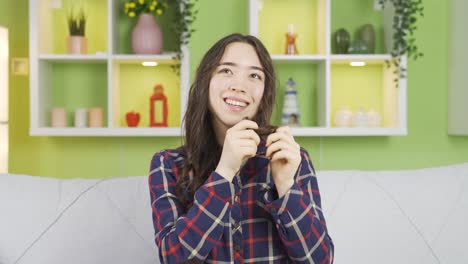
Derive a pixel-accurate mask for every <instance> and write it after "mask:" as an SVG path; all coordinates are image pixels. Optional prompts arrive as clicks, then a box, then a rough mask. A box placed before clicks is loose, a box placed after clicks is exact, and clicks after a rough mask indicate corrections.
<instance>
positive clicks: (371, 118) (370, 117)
mask: <svg viewBox="0 0 468 264" xmlns="http://www.w3.org/2000/svg"><path fill="white" fill-rule="evenodd" d="M381 121H382V117H381V116H380V114H379V113H378V112H377V111H375V110H374V109H370V110H369V111H367V126H368V127H380V122H381Z"/></svg>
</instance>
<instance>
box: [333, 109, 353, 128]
mask: <svg viewBox="0 0 468 264" xmlns="http://www.w3.org/2000/svg"><path fill="white" fill-rule="evenodd" d="M352 118H353V112H351V111H350V110H349V109H348V108H347V107H345V106H343V107H341V108H340V110H339V111H337V112H336V113H335V118H334V122H335V126H336V127H349V126H351V119H352Z"/></svg>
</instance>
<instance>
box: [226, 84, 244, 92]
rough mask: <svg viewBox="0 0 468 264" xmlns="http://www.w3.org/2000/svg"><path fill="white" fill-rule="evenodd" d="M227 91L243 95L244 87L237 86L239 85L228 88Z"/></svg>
mask: <svg viewBox="0 0 468 264" xmlns="http://www.w3.org/2000/svg"><path fill="white" fill-rule="evenodd" d="M229 90H231V91H234V92H240V93H245V88H244V86H242V85H239V84H235V85H231V86H229Z"/></svg>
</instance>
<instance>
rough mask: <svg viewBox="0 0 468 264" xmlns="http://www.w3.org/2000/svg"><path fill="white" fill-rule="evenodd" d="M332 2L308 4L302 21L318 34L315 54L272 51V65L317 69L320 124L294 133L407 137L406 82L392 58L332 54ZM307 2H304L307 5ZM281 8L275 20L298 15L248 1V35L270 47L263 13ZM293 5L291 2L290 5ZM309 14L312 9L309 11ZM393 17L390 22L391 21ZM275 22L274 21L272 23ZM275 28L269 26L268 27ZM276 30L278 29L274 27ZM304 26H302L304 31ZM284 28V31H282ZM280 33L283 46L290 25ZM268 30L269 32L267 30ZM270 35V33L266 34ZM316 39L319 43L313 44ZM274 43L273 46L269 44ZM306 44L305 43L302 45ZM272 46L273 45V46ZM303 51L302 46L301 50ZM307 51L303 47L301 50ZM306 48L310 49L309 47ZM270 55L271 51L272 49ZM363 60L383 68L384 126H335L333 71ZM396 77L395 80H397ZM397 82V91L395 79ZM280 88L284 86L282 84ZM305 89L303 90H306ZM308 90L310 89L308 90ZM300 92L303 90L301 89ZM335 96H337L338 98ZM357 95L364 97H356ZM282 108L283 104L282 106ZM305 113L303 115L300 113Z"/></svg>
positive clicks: (386, 17)
mask: <svg viewBox="0 0 468 264" xmlns="http://www.w3.org/2000/svg"><path fill="white" fill-rule="evenodd" d="M332 1H336V0H315V1H309V2H307V4H308V5H310V4H311V3H312V4H313V5H315V6H314V10H313V11H312V10H311V12H309V13H308V15H307V18H305V19H303V20H308V21H310V24H311V25H312V26H311V28H313V29H315V31H313V33H312V34H315V36H314V38H313V41H312V43H311V45H314V46H315V52H313V53H311V54H308V53H307V52H306V53H300V54H299V55H283V54H277V53H275V51H273V52H272V55H271V56H272V59H273V62H274V63H275V65H276V64H278V65H281V64H284V63H287V64H298V65H300V66H299V67H301V66H302V65H307V64H313V65H316V66H317V73H316V75H317V76H316V78H315V79H316V84H314V85H316V87H317V92H316V93H317V99H316V103H315V105H314V103H311V106H312V109H310V111H312V112H314V113H315V115H316V120H317V122H316V123H317V125H316V126H305V127H298V128H293V134H294V135H296V136H396V135H400V136H401V135H406V134H407V126H406V79H404V78H399V77H398V76H396V75H395V74H394V73H393V72H394V69H393V68H387V66H386V61H387V60H390V59H391V56H390V55H389V54H372V55H370V54H369V55H368V54H363V55H348V54H333V53H332V48H331V38H332V32H331V28H332V25H331V17H332V10H331V6H332ZM304 3H305V2H304ZM275 4H276V5H278V6H277V7H276V8H277V10H281V12H277V13H276V14H275V15H271V17H274V18H275V20H278V19H279V18H278V14H280V15H281V16H296V15H297V14H288V13H287V11H284V9H285V6H284V5H285V3H281V2H280V1H275V0H272V1H267V0H249V34H251V35H254V36H257V37H259V38H260V39H261V40H262V41H263V42H264V43H265V44H266V46H267V48H268V41H270V42H271V41H272V40H271V36H269V37H265V38H267V39H264V38H263V37H264V35H263V34H262V32H261V26H260V23H261V20H262V14H261V12H265V10H269V11H266V12H271V10H272V9H273V8H271V7H268V6H267V5H275ZM289 4H292V3H289ZM308 11H309V10H308ZM391 15H392V14H391V13H389V12H384V14H383V16H384V21H383V23H384V24H386V23H388V22H389V21H390V22H391V21H392V19H391V17H389V16H391ZM389 18H390V19H389ZM273 23H275V22H273ZM384 26H385V27H386V28H391V25H390V24H386V25H384ZM271 27H274V26H273V25H270V24H269V25H268V27H267V28H271ZM275 28H276V27H275ZM304 28H305V27H304V25H303V27H302V29H303V30H305V29H304ZM281 29H283V30H281ZM281 29H280V30H276V29H275V31H274V32H277V34H278V37H277V38H276V39H275V40H274V41H276V42H278V41H280V42H281V43H284V41H285V38H284V35H285V33H286V31H287V25H282V26H281ZM268 31H269V30H268ZM267 33H271V32H267ZM301 37H304V34H302V35H301V34H299V38H301ZM314 40H315V42H316V43H313V42H314ZM269 44H271V43H269ZM303 44H304V42H303ZM272 46H273V45H272ZM299 48H300V49H301V47H299ZM302 48H303V49H304V47H302ZM306 48H307V47H306ZM269 50H270V52H271V49H269ZM353 61H360V62H365V63H366V65H377V66H379V65H381V66H382V70H381V71H380V72H379V73H378V74H379V75H380V76H379V78H380V79H381V80H382V82H381V83H380V85H378V86H377V87H376V89H379V91H378V93H380V94H381V97H380V100H382V102H381V105H382V112H381V113H380V114H381V115H382V117H383V120H384V122H383V124H382V127H372V128H371V127H369V128H368V127H364V128H362V127H361V128H359V127H346V128H342V127H334V124H333V116H334V112H333V109H332V100H333V91H334V90H335V89H337V87H336V85H338V84H336V85H334V84H333V83H332V77H333V74H334V71H335V70H334V69H335V68H339V67H351V66H346V65H348V64H349V63H350V62H353ZM402 65H403V67H406V58H403V59H402ZM278 72H281V69H279V70H278V69H277V73H278ZM395 76H396V77H395ZM395 78H397V79H398V88H396V86H397V85H396V83H395V82H394V79H395ZM279 85H284V83H280V84H279ZM300 85H301V86H307V84H303V83H302V84H300ZM303 89H304V87H303ZM305 89H307V88H305ZM298 93H300V90H298ZM335 96H336V95H335ZM356 96H361V95H359V94H356ZM280 105H281V104H280ZM301 114H302V112H301Z"/></svg>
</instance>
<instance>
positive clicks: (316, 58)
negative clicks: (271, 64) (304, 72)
mask: <svg viewBox="0 0 468 264" xmlns="http://www.w3.org/2000/svg"><path fill="white" fill-rule="evenodd" d="M271 59H272V60H273V61H275V62H282V61H286V62H294V61H298V62H316V63H319V62H323V61H325V59H326V56H325V55H283V54H273V55H271Z"/></svg>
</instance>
